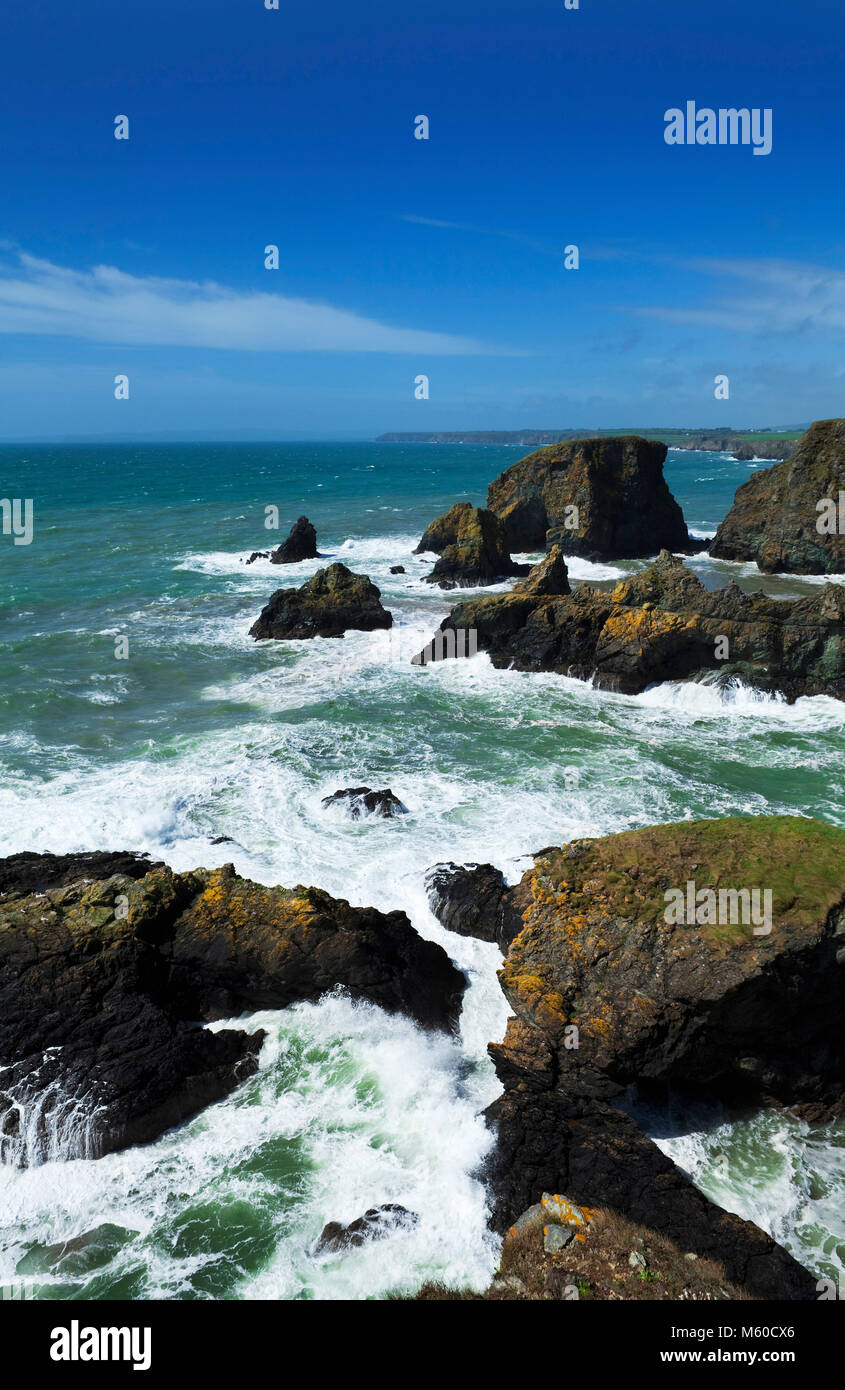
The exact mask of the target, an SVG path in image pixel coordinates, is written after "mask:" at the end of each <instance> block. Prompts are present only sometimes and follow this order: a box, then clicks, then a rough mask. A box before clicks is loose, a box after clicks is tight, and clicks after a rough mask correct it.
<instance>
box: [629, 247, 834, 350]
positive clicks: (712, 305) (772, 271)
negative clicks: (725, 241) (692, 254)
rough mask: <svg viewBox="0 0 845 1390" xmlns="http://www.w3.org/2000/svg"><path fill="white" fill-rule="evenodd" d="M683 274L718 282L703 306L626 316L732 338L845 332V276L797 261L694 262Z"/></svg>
mask: <svg viewBox="0 0 845 1390" xmlns="http://www.w3.org/2000/svg"><path fill="white" fill-rule="evenodd" d="M680 264H681V268H682V269H684V270H685V271H691V272H693V273H696V274H700V275H706V276H709V277H710V278H711V279H718V280H721V281H723V282H724V281H730V280H734V281H738V282H740V285H741V287H740V288H739V289H738V290H736V291H734V290H732V289H728V287H727V285H724V284H723V285H722V286H721V287H720V288H719V290H718V291H717V292H716V293H715V294H714V295H713V296H712V297H711V298H709V299H708V300H707V301H706V302H702V301H701V298H700V297H697V302H695V303H689V304H677V303H676V304H672V305H660V304H650V305H641V306H631V305H625V306H620V307H624V308H625V310H626V311H627V312H633V313H636V314H640V315H644V316H646V317H648V318H654V319H659V320H661V321H662V322H664V323H686V324H698V325H699V326H703V327H712V328H724V329H729V330H731V331H733V332H749V333H760V334H765V335H767V336H768V335H770V334H792V335H795V334H804V335H814V336H818V335H825V336H827V335H830V334H832V333H835V334H840V333H842V331H843V330H845V274H843V273H842V272H841V271H838V270H830V269H828V268H826V267H823V266H816V265H810V264H806V263H803V262H800V261H785V260H760V259H752V258H749V259H748V260H742V259H739V258H736V259H731V258H720V257H698V258H695V259H690V260H687V261H684V262H682V263H680Z"/></svg>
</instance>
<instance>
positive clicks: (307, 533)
mask: <svg viewBox="0 0 845 1390" xmlns="http://www.w3.org/2000/svg"><path fill="white" fill-rule="evenodd" d="M316 556H317V532H316V531H315V529H314V527H313V526H312V525H311V522H310V521H309V520H308V517H307V516H301V517H300V518H299V520H298V521H295V522H294V524H293V526H292V527H291V528H290V534H289V535H288V537H287V539H286V540H283V541H282V543H281V545H279V546H277V547H276V549H275V550H274V551H273V553H272V554H271V556H270V563H271V564H273V565H295V564H297V562H298V561H300V560H314V559H316Z"/></svg>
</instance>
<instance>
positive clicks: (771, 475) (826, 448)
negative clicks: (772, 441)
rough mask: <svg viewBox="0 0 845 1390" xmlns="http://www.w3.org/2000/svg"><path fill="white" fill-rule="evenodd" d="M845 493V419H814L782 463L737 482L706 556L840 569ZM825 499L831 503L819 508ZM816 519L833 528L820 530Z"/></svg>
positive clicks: (798, 568) (788, 569)
mask: <svg viewBox="0 0 845 1390" xmlns="http://www.w3.org/2000/svg"><path fill="white" fill-rule="evenodd" d="M843 491H845V420H818V421H817V422H816V423H815V424H814V425H811V426H810V428H809V429H808V431H807V433H806V434H805V435H804V436H803V437H802V438H801V439H800V440H799V443H798V446H797V448H796V449H795V451H794V453H793V454H792V455H791V456H790V457H789V458H788V459H787V460H786V461H785V462H784V463H778V464H775V466H774V468H766V469H760V470H759V471H757V472H756V473H753V474H752V475H751V477H750V478H749V479H748V482H746V483H743V484H742V486H741V487H739V488H737V492H736V497H735V498H734V503H733V506H732V507H731V509H730V511H729V512H728V514H727V516H726V517H725V519H724V521H723V522H722V524H721V526H720V527H719V529H718V531H717V532H716V539H715V540H714V541H712V542H711V543H710V545H709V550H710V554H711V555H715V556H717V557H718V558H719V559H722V560H755V561H756V562H757V565H758V567H759V568H760V569H761V570H763V571H765V572H766V573H770V574H775V573H788V574H840V573H842V572H843V571H845V526H843V528H842V529H840V528H839V517H838V509H839V500H840V495H841V493H842V492H843ZM824 499H827V500H828V502H829V503H830V506H828V507H825V508H823V510H822V511H820V510H819V505H818V504H819V503H821V502H823V501H824ZM826 517H829V518H830V520H829V521H826V519H825V518H826ZM819 524H822V525H829V526H831V527H832V529H829V530H823V531H821V532H820V531H819V529H818V526H819Z"/></svg>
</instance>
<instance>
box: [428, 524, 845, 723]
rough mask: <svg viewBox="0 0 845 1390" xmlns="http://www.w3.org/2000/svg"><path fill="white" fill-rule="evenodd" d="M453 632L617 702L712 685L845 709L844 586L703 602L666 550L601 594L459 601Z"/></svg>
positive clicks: (717, 594) (527, 593)
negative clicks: (671, 684)
mask: <svg viewBox="0 0 845 1390" xmlns="http://www.w3.org/2000/svg"><path fill="white" fill-rule="evenodd" d="M461 629H468V630H471V631H474V632H475V634H476V638H475V640H476V641H477V645H478V648H479V649H480V650H483V651H486V652H488V653H489V655H490V659H491V661H492V662H493V664H494V666H498V667H508V666H513V667H515V668H516V669H518V670H521V671H556V672H558V673H559V674H562V675H569V676H573V677H576V678H579V679H581V680H590V679H593V680H594V681H595V683H596V684H597V685H598V686H600V687H602V688H603V689H606V690H617V691H621V692H623V693H626V694H637V693H638V692H640V691H642V690H645V688H646V686H648V685H651V684H654V683H656V682H660V681H668V680H700V679H703V678H711V679H716V680H718V681H719V682H721V683H724V682H727V681H729V680H731V679H741V680H742V681H743V682H745V683H746V684H748V685H751V686H754V687H756V688H758V689H760V690H764V691H770V692H775V691H778V692H781V693H782V694H784V695H785V696H786V698H787V700H789V701H794V700H795V699H797V698H798V697H799V696H801V695H831V696H835V697H836V698H838V699H843V698H845V587H843V586H841V585H839V584H826V585H825V586H824V587H823V588H820V589H819V590H818V592H817V593H815V594H813V595H811V596H810V597H808V598H803V599H796V600H792V601H785V600H779V599H773V598H768V597H767V596H766V595H765V594H762V593H757V594H746V593H744V592H743V591H742V590H741V589H740V588H739V587H738V586H737V585H736V584H733V583H731V584H729V585H728V586H727V587H726V588H724V589H716V590H713V591H707V590H706V589H705V588H704V586H703V585H702V583H701V582H700V580H699V579H698V578H697V577H696V576H695V575H694V574H693V573H692V571H691V570H689V569H687V568H686V566H685V565H684V564H683V563H682V561H681V560H680V559H678V557H677V556H674V555H670V554H669V552H668V551H664V552H662V553H661V555H660V556H659V558H658V560H657V562H656V563H655V564H654V565H652V566H651V567H650V568H649V569H647V570H644V571H642V572H641V573H640V574H637V575H634V576H632V577H631V578H629V579H625V580H622V581H621V582H620V583H619V584H617V585H616V586H615V588H614V589H612V590H611V591H609V592H608V591H604V590H601V589H598V588H596V587H595V586H593V585H589V584H580V585H579V586H578V588H577V589H576V590H575V592H574V593H573V594H571V595H568V596H566V595H555V594H554V593H543V592H542V591H541V592H540V593H539V594H538V593H537V592H536V591H533V590H532V589H531V579H530V578H529V580H528V581H527V583H526V585H525V586H519V585H517V586H515V587H514V589H513V591H512V592H511V593H508V594H490V595H487V596H485V597H483V598H478V599H470V600H467V601H465V602H463V603H461V604H459V605H458V606H457V607H456V608H453V609H452V612H451V613H450V614H449V616H448V617H447V618H445V619H444V620H443V623H442V624H441V630H442V631H444V632H448V631H455V632H456V633H457V632H459V631H460V630H461ZM447 654H448V648H447Z"/></svg>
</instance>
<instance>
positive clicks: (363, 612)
mask: <svg viewBox="0 0 845 1390" xmlns="http://www.w3.org/2000/svg"><path fill="white" fill-rule="evenodd" d="M392 624H393V617H392V615H391V614H390V613H388V612H387V611H386V610H385V609H384V608H383V607H382V605H381V593H380V590H378V589H377V588H376V586H375V584H371V583H370V580H369V579H368V578H367V576H366V575H365V574H353V573H352V571H351V570H349V569H347V568H346V565H342V564H339V563H338V564H334V565H329V566H328V567H327V568H326V569H322V570H318V571H317V573H316V574H315V575H314V576H313V578H311V579H309V580H308V582H307V583H306V584H303V586H302V588H301V589H277V590H276V592H275V593H274V594H273V595H272V597H271V598H270V601H269V603H268V604H267V605H266V607H264V608H263V609H262V610H261V613H260V615H259V617H258V618H257V620H256V621H255V622H254V623H253V625H252V627H251V628H250V630H249V635H250V637H254V638H255V639H256V641H266V640H267V639H268V638H275V639H276V640H284V639H286V638H302V637H342V636H343V634H344V632H346V631H347V630H348V629H350V628H354V629H355V630H357V631H360V632H372V631H374V630H375V629H376V628H386V627H391V626H392Z"/></svg>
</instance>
